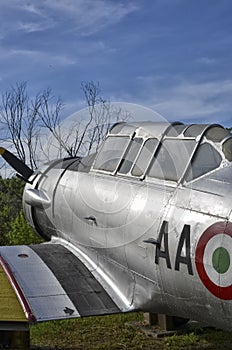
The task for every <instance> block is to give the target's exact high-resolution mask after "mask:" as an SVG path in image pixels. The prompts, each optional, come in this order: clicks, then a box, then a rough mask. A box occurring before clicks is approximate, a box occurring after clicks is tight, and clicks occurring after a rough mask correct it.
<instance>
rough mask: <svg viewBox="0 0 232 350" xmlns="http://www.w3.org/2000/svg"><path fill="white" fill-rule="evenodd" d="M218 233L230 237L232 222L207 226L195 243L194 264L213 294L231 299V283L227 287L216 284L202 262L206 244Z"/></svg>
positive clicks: (231, 234) (231, 235)
mask: <svg viewBox="0 0 232 350" xmlns="http://www.w3.org/2000/svg"><path fill="white" fill-rule="evenodd" d="M218 234H226V235H228V236H230V237H232V223H231V222H217V223H215V224H213V225H211V226H210V227H208V228H207V229H206V230H205V231H204V232H203V234H202V236H201V238H200V239H199V241H198V243H197V248H196V256H195V264H196V268H197V272H198V275H199V277H200V279H201V281H202V283H203V284H204V286H205V287H206V288H207V289H208V290H209V291H210V292H211V293H212V294H213V295H215V296H216V297H217V298H220V299H223V300H232V285H230V286H228V287H220V286H218V285H216V284H215V283H214V282H212V281H211V279H210V278H209V276H208V275H207V273H206V271H205V267H204V263H203V257H204V253H205V247H206V244H207V243H208V241H209V240H210V239H211V238H212V237H214V236H216V235H218Z"/></svg>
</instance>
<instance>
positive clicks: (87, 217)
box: [0, 122, 232, 330]
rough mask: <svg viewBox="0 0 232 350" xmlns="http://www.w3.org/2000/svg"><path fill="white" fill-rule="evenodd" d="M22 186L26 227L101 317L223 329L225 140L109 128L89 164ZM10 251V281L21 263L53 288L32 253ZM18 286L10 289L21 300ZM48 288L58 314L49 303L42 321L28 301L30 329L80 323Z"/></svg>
mask: <svg viewBox="0 0 232 350" xmlns="http://www.w3.org/2000/svg"><path fill="white" fill-rule="evenodd" d="M29 181H30V183H28V184H27V185H26V187H25V191H24V198H23V203H24V211H25V215H26V218H27V220H28V222H29V223H30V224H31V226H32V227H33V228H34V229H35V230H36V231H37V233H38V234H39V235H41V236H42V237H43V238H45V239H46V240H47V241H48V242H50V243H48V244H46V245H44V246H49V245H50V244H52V245H54V246H55V245H56V244H57V246H60V245H61V246H63V247H65V249H67V250H68V251H69V252H71V253H72V254H73V255H74V256H75V257H76V258H78V259H79V261H80V262H81V263H82V264H83V265H84V266H85V267H86V268H87V269H88V270H89V271H90V272H91V274H92V276H93V277H94V279H95V280H96V281H97V282H98V283H99V284H100V285H101V286H102V287H103V289H104V291H105V292H106V293H107V295H108V296H109V298H110V300H111V301H112V302H113V303H114V305H113V306H112V305H111V302H108V301H107V303H108V304H107V303H106V302H105V303H106V304H107V305H108V306H106V307H105V310H106V311H105V313H110V308H111V309H112V312H117V310H118V312H128V311H133V310H142V311H146V312H152V313H162V314H166V315H170V316H178V317H183V318H189V319H193V320H198V321H201V322H203V323H206V324H208V325H211V326H215V327H219V328H222V329H227V330H231V329H232V262H231V258H232V242H231V237H232V135H231V134H230V133H229V131H227V130H225V129H224V128H222V127H221V126H219V125H183V124H181V123H174V124H172V125H169V124H168V123H152V122H146V123H136V124H127V123H119V124H116V125H115V126H114V127H113V128H112V129H111V130H110V133H109V135H108V137H107V139H106V141H105V143H104V144H103V146H102V147H101V149H100V150H99V152H98V153H97V154H95V155H92V156H89V157H86V158H76V159H63V160H57V161H55V162H53V163H51V164H50V165H49V166H47V167H44V168H43V169H39V171H38V172H36V173H34V174H33V175H32V176H31V177H30V178H29ZM14 249H15V251H14V252H13V250H10V249H9V248H7V247H6V248H1V249H0V253H1V255H2V257H3V259H4V260H5V261H6V262H7V263H8V265H9V266H10V268H11V270H12V272H13V275H14V276H15V278H16V279H17V280H20V273H21V269H20V266H21V265H20V264H21V263H20V264H19V265H20V266H19V265H18V263H17V260H15V259H16V258H17V256H19V257H20V255H21V256H23V254H24V255H26V257H28V256H29V257H30V259H31V260H30V261H31V262H32V264H34V265H36V264H37V266H40V265H41V268H39V273H40V274H41V276H42V275H43V273H44V274H45V275H46V278H45V280H47V281H49V280H50V281H51V280H52V279H53V276H50V277H49V276H48V274H51V273H50V272H49V271H47V272H45V270H46V269H47V267H46V266H45V265H46V264H45V265H44V261H45V260H43V264H42V263H41V262H40V258H41V257H42V253H39V252H38V251H37V250H36V249H35V250H33V252H32V253H30V249H31V248H26V249H24V248H20V247H15V248H14ZM28 251H29V252H28ZM25 252H26V253H25ZM45 252H46V249H45ZM12 254H13V255H12ZM37 254H41V255H39V256H40V257H38V255H37ZM43 254H45V253H44V252H43ZM57 259H58V258H57ZM64 259H65V258H64ZM37 260H38V262H37ZM12 261H13V262H12ZM64 261H66V260H64ZM49 263H50V262H48V263H47V264H49ZM57 263H58V261H57ZM52 264H54V262H52ZM34 265H33V266H34ZM17 266H18V270H17ZM25 268H26V267H25V265H24V267H22V269H23V271H25ZM57 268H59V267H57ZM15 271H16V272H15ZM30 271H31V274H32V273H33V268H30ZM55 272H56V271H55ZM24 278H25V279H24V280H23V279H21V280H20V281H18V283H19V286H20V288H22V290H23V291H24V294H25V296H26V297H27V295H29V294H30V293H31V291H30V293H29V292H25V290H26V287H25V285H26V284H27V285H28V284H29V283H28V281H26V278H27V277H26V274H24ZM41 278H42V277H41ZM56 278H57V279H56V280H54V283H52V286H53V287H47V286H46V283H45V282H46V281H45V282H44V284H43V294H44V296H46V291H47V290H48V289H49V288H50V289H52V288H53V289H54V290H55V289H56V285H57V288H58V289H60V295H62V297H61V296H59V297H57V303H61V302H63V300H64V307H63V309H62V310H61V311H57V313H56V312H55V309H56V303H54V302H53V304H52V305H53V306H52V309H51V313H50V314H49V305H50V304H49V303H51V298H50V299H49V298H48V299H46V298H44V299H43V300H44V301H43V305H42V297H41V296H38V295H37V297H38V298H37V297H36V298H37V299H34V300H33V298H31V301H32V304H33V305H31V308H32V311H33V312H34V315H35V317H36V321H43V320H47V319H56V318H65V317H78V316H83V315H84V313H83V315H81V313H80V312H79V311H78V307H77V306H76V305H73V302H72V301H70V300H67V306H65V302H66V301H65V300H66V299H67V297H66V295H65V293H66V291H64V292H63V291H62V290H63V289H62V288H63V287H61V286H60V285H59V278H58V277H56ZM73 278H75V276H73ZM57 281H58V282H57ZM31 288H32V290H33V291H34V290H36V286H34V287H31ZM96 288H97V287H96ZM95 291H96V290H95ZM50 293H51V295H52V293H53V292H52V291H50ZM96 293H97V291H96ZM48 294H49V292H48V293H47V295H48ZM66 294H67V293H66ZM103 294H104V293H103ZM28 299H30V297H29V296H28ZM103 299H104V300H106V296H103V298H102V300H103ZM74 304H75V303H74ZM62 305H63V304H62ZM42 309H44V310H45V311H41V310H42ZM64 310H66V311H67V312H65V315H64V312H63V311H64ZM68 310H71V311H73V312H69V311H68ZM43 312H44V313H43ZM102 313H104V312H102ZM79 314H80V315H79ZM92 314H97V313H96V312H95V313H94V312H93V313H92ZM38 315H39V316H38ZM50 315H51V316H50Z"/></svg>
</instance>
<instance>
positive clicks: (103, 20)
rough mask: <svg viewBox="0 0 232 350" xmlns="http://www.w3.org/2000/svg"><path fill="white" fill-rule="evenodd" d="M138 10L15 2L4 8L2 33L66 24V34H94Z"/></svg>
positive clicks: (87, 3) (76, 0)
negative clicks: (67, 32) (74, 32)
mask: <svg viewBox="0 0 232 350" xmlns="http://www.w3.org/2000/svg"><path fill="white" fill-rule="evenodd" d="M136 10H138V7H137V6H135V5H134V4H133V2H131V1H130V2H129V1H128V2H126V3H125V2H118V1H117V2H114V1H110V0H95V1H93V0H56V1H54V0H42V1H39V0H35V1H34V2H33V3H29V4H28V2H27V1H25V0H24V1H20V0H11V1H10V2H7V3H5V4H4V6H3V7H1V13H2V14H0V19H1V22H2V23H1V31H4V32H7V33H9V32H12V31H15V32H16V31H17V30H22V31H24V32H26V33H31V32H35V31H44V30H47V29H50V28H55V27H57V26H60V25H62V26H63V28H62V30H64V31H67V30H70V31H76V32H77V33H78V34H80V35H91V34H93V33H96V32H98V31H99V30H101V29H103V28H105V27H107V26H111V25H112V24H115V23H118V22H120V21H121V20H122V19H123V18H124V17H126V16H127V15H129V14H130V13H132V12H134V11H136ZM5 13H7V16H5ZM6 17H7V18H6Z"/></svg>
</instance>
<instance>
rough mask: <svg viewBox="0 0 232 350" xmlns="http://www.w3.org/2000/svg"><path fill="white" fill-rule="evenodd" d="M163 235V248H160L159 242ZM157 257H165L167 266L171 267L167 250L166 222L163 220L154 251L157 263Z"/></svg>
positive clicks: (157, 262)
mask: <svg viewBox="0 0 232 350" xmlns="http://www.w3.org/2000/svg"><path fill="white" fill-rule="evenodd" d="M163 237H164V250H160V249H161V243H162V240H163ZM159 258H164V259H166V264H167V268H168V269H171V268H172V267H171V261H170V256H169V250H168V222H167V221H164V222H163V223H162V226H161V229H160V233H159V238H158V244H157V245H156V251H155V263H156V264H159Z"/></svg>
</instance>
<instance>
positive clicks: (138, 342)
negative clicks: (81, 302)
mask: <svg viewBox="0 0 232 350" xmlns="http://www.w3.org/2000/svg"><path fill="white" fill-rule="evenodd" d="M142 320H143V314H141V313H134V314H120V315H113V316H101V317H89V318H84V319H77V320H65V321H52V322H45V323H41V324H38V325H35V326H32V327H31V344H32V348H33V349H36V350H55V349H56V350H58V349H59V350H71V349H72V350H74V349H75V350H79V349H83V350H84V349H85V350H88V349H91V350H116V349H118V350H122V349H135V350H137V349H138V350H139V349H146V350H153V349H154V350H155V349H159V350H177V349H178V350H179V349H181V350H187V349H189V350H190V349H191V350H196V349H198V350H199V349H207V350H216V349H217V350H219V349H223V350H227V349H228V350H229V349H230V350H231V348H232V345H231V344H232V333H229V332H223V331H216V330H212V329H206V330H203V329H201V328H195V329H190V331H189V332H188V333H186V334H182V335H176V334H175V335H173V336H172V337H166V338H163V339H155V338H153V337H148V336H146V335H145V334H144V333H142V332H141V331H140V330H139V329H135V328H133V327H129V326H127V325H125V323H127V322H132V321H140V322H142Z"/></svg>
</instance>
